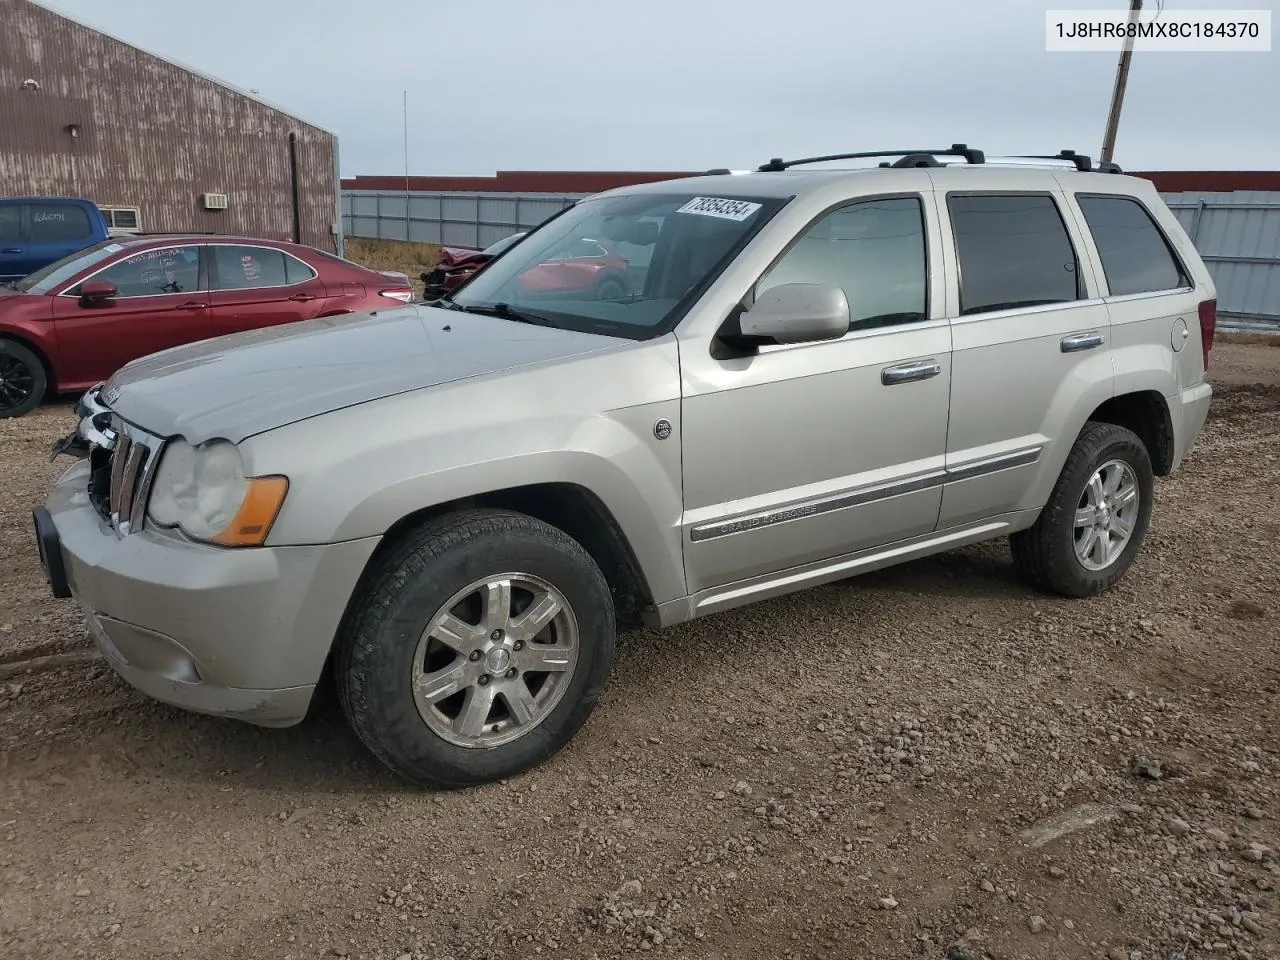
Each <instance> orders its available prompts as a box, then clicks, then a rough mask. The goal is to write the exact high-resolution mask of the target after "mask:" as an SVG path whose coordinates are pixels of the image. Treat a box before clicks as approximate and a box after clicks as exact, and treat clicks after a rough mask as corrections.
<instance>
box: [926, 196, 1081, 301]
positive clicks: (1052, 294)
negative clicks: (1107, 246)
mask: <svg viewBox="0 0 1280 960" xmlns="http://www.w3.org/2000/svg"><path fill="white" fill-rule="evenodd" d="M947 206H948V209H949V210H950V211H951V227H952V230H953V231H954V234H955V241H956V254H957V256H958V257H959V259H960V313H961V314H962V315H963V314H971V313H984V312H986V311H989V310H1012V309H1016V308H1018V307H1034V306H1038V305H1040V304H1045V303H1070V302H1071V301H1073V300H1079V299H1080V284H1079V279H1078V278H1079V270H1078V265H1077V261H1076V254H1075V249H1074V248H1073V247H1072V246H1071V238H1070V237H1069V236H1068V235H1067V228H1066V225H1065V224H1064V223H1063V220H1062V214H1061V213H1060V212H1059V210H1058V206H1057V204H1056V203H1054V202H1053V198H1052V197H1050V196H1048V195H1043V194H1010V195H993V194H981V195H964V194H958V195H952V196H950V197H948V198H947Z"/></svg>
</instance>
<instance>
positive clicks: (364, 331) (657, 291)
mask: <svg viewBox="0 0 1280 960" xmlns="http://www.w3.org/2000/svg"><path fill="white" fill-rule="evenodd" d="M850 156H851V157H853V158H855V159H860V158H864V157H867V156H886V157H890V156H891V157H897V158H898V159H896V160H894V161H892V162H889V161H886V162H884V163H881V164H880V165H879V166H874V167H866V166H864V167H863V168H861V169H858V168H854V169H848V168H846V169H836V168H833V167H832V166H831V165H830V164H831V162H834V161H838V160H840V159H843V158H841V157H836V158H814V159H813V160H807V161H806V160H802V161H792V162H783V161H780V160H775V161H771V162H769V163H767V164H765V165H764V166H763V167H761V168H760V169H758V170H755V171H751V172H746V173H729V172H727V171H726V172H712V174H710V175H707V176H702V177H694V178H689V179H680V180H673V181H668V182H664V183H654V184H647V185H644V186H635V187H627V188H624V189H619V190H613V191H610V192H607V193H603V194H598V195H595V196H592V197H590V198H587V199H585V200H582V201H581V202H579V203H577V204H576V205H574V206H573V207H571V208H570V209H568V210H567V211H565V212H564V213H562V214H558V215H557V216H555V217H554V218H552V219H551V220H549V221H547V222H546V223H545V224H543V225H542V226H540V227H539V228H537V229H536V230H533V231H532V232H530V233H529V234H528V235H526V236H525V237H523V238H521V239H520V241H519V242H518V243H516V244H515V245H513V246H511V247H510V248H509V249H508V250H506V251H505V252H504V253H502V254H501V255H500V256H498V257H497V258H496V259H495V260H493V261H492V262H490V264H489V265H488V266H487V267H486V268H485V269H484V270H483V271H481V272H480V273H478V274H477V275H476V276H475V277H474V278H472V279H471V280H470V281H469V282H468V283H467V284H465V285H464V286H463V287H461V288H460V289H459V290H458V291H456V292H455V293H454V294H452V295H450V296H449V297H447V298H445V299H442V300H438V301H435V302H432V303H429V304H415V305H410V306H405V307H398V308H395V309H390V310H388V311H386V312H381V311H380V312H378V313H377V314H373V315H360V316H345V317H332V318H326V319H320V320H312V321H307V322H303V323H297V324H292V325H288V326H284V327H277V328H269V329H265V330H260V331H255V332H251V333H247V334H239V335H233V336H230V337H222V338H218V339H213V340H207V341H204V342H202V343H198V344H193V345H189V346H184V347H178V348H176V349H173V350H168V351H165V352H163V353H159V354H155V355H152V356H150V357H146V358H143V359H141V360H137V361H134V362H132V363H130V364H129V365H127V366H125V367H124V368H122V369H121V370H120V371H118V372H117V373H116V375H115V376H114V377H113V378H112V379H111V380H110V381H108V382H107V383H106V384H105V385H102V386H101V387H100V388H99V389H97V390H96V391H94V392H93V393H92V394H91V395H89V396H88V397H86V399H85V400H84V401H83V406H84V410H83V412H84V419H83V420H82V422H81V423H80V426H79V428H78V430H77V434H76V435H74V436H73V437H72V438H71V439H70V440H69V441H68V442H66V443H64V444H63V446H64V447H69V448H70V449H71V451H72V452H79V453H80V454H82V458H81V459H80V460H79V461H78V462H76V463H75V464H74V465H73V466H72V467H71V468H70V469H69V470H68V471H67V472H66V473H65V474H63V475H62V477H61V478H60V479H59V480H58V481H57V483H56V486H55V487H54V489H53V492H52V494H51V496H50V498H49V501H48V504H47V507H41V508H39V509H37V510H36V511H35V524H36V529H37V535H38V541H39V544H40V551H41V556H42V562H43V563H44V566H45V569H46V572H47V575H48V577H49V580H50V583H51V584H52V588H53V590H54V592H55V594H57V595H58V596H67V597H74V598H75V600H76V601H77V602H78V603H79V604H80V605H81V606H82V607H83V609H84V613H85V616H86V618H87V621H88V625H89V629H90V630H91V632H92V635H93V637H94V638H95V640H96V642H97V645H98V647H99V648H100V649H101V651H102V653H103V655H104V656H105V657H106V659H107V660H108V661H109V662H110V663H111V664H112V666H113V667H114V669H115V670H116V671H117V672H118V673H119V674H120V675H121V676H122V677H123V678H124V679H125V680H126V681H128V682H129V683H130V684H132V685H133V686H135V687H137V688H138V689H140V690H142V691H143V692H144V693H147V694H149V695H150V696H152V697H154V698H157V699H159V700H163V701H167V702H169V703H172V704H177V705H179V706H181V707H185V708H188V709H190V710H194V711H199V712H203V713H210V714H219V715H223V716H232V717H238V718H240V719H243V720H246V721H250V722H252V723H255V724H260V725H266V726H287V725H290V724H294V723H297V722H299V721H300V720H302V719H303V717H304V716H305V715H306V714H307V713H308V710H309V705H310V704H311V702H312V699H313V693H314V691H315V690H316V688H317V685H318V684H319V683H320V681H321V679H322V677H323V676H325V675H326V674H327V673H330V672H331V673H332V676H333V678H334V680H335V681H336V686H337V691H338V695H339V699H340V702H341V704H342V708H343V710H344V712H345V714H346V716H347V717H348V718H349V720H350V723H351V724H352V726H353V727H354V729H355V731H356V732H357V734H358V735H359V737H360V738H361V740H362V741H363V742H364V743H365V744H366V745H367V746H368V747H369V749H370V750H371V751H372V752H373V753H374V754H375V755H377V756H378V757H379V758H380V759H381V760H382V761H383V762H384V763H385V764H386V765H387V766H389V767H390V768H391V769H393V770H394V771H396V772H397V773H398V774H400V775H402V776H403V777H405V778H407V779H408V780H410V781H413V782H415V783H417V784H421V785H430V786H436V787H446V788H448V787H461V786H466V785H469V784H476V783H480V782H484V781H489V780H493V779H496V778H501V777H507V776H510V775H512V774H515V773H517V772H519V771H522V770H525V769H527V768H529V767H530V766H532V765H534V764H536V763H539V762H540V761H542V760H544V759H546V758H547V757H549V756H550V755H551V754H553V753H554V752H555V751H557V750H558V749H560V748H561V747H563V746H564V744H565V743H566V742H567V741H568V740H569V739H570V738H571V737H572V736H573V735H574V734H575V732H576V731H577V730H578V729H579V728H580V727H581V726H582V724H583V722H584V721H585V720H586V718H587V715H588V714H589V712H590V711H591V709H592V707H593V706H594V704H595V703H596V701H597V698H598V697H599V695H600V692H601V689H602V687H603V686H604V684H605V682H606V679H607V678H608V676H609V672H610V667H611V664H612V662H613V658H614V640H615V630H616V629H617V627H618V626H619V625H623V624H628V623H637V622H642V623H645V624H649V625H656V626H669V625H671V624H676V623H680V622H682V621H685V620H689V619H691V618H694V617H700V616H704V615H706V614H711V613H718V612H720V611H723V610H728V609H730V608H732V607H736V606H739V605H742V604H747V603H751V602H753V601H757V600H764V599H766V598H769V597H774V596H778V595H780V594H784V593H787V592H790V591H795V590H801V589H804V588H806V587H811V586H814V585H816V584H822V583H827V582H830V581H833V580H839V579H842V578H846V577H850V576H853V575H855V574H859V573H862V572H864V571H867V570H873V569H876V568H880V567H885V566H888V565H891V564H897V563H901V562H903V561H908V560H913V559H916V558H918V557H923V556H927V555H929V554H933V553H938V552H939V551H944V550H948V549H951V548H954V547H959V546H963V545H965V544H972V543H977V542H979V541H984V540H989V539H991V538H994V537H1004V536H1008V537H1009V539H1010V543H1011V546H1012V553H1013V559H1014V563H1015V565H1016V567H1017V569H1018V570H1019V571H1021V572H1022V573H1024V574H1025V575H1027V577H1029V578H1030V579H1031V581H1033V582H1034V583H1035V584H1038V585H1039V586H1040V587H1042V588H1044V589H1046V590H1048V591H1052V592H1054V593H1057V594H1061V595H1066V596H1069V597H1086V596H1089V595H1091V594H1096V593H1097V592H1099V591H1101V590H1104V589H1106V588H1108V587H1110V586H1111V585H1112V584H1114V583H1115V582H1116V581H1117V580H1118V579H1119V578H1120V577H1121V576H1122V575H1123V574H1124V573H1125V571H1126V570H1128V569H1129V567H1130V566H1131V565H1132V564H1133V561H1134V558H1135V556H1136V555H1137V553H1138V551H1139V549H1140V548H1141V545H1142V542H1143V538H1144V536H1145V534H1146V532H1147V526H1148V523H1149V520H1150V516H1151V507H1152V498H1153V486H1152V477H1153V475H1165V474H1168V473H1170V472H1171V471H1173V470H1174V469H1175V468H1177V466H1178V465H1179V462H1180V461H1181V460H1182V458H1183V457H1184V455H1185V454H1186V452H1187V449H1188V447H1189V446H1190V445H1191V444H1192V442H1193V441H1194V440H1195V438H1196V436H1197V434H1198V433H1199V431H1200V430H1201V428H1202V425H1203V423H1204V419H1205V415H1206V413H1207V410H1208V406H1209V399H1210V387H1209V384H1208V383H1207V382H1206V381H1205V368H1206V366H1207V365H1208V359H1209V348H1210V345H1211V342H1212V334H1213V329H1214V319H1215V292H1214V287H1213V284H1212V282H1211V280H1210V278H1209V275H1208V274H1207V272H1206V270H1205V267H1204V264H1203V263H1202V262H1201V259H1200V257H1199V256H1197V254H1196V251H1195V249H1194V248H1193V247H1192V244H1191V242H1190V241H1189V239H1188V237H1187V235H1186V234H1185V233H1184V231H1183V230H1182V229H1181V228H1180V227H1179V225H1178V222H1177V221H1176V220H1175V219H1174V217H1173V216H1172V215H1171V213H1170V212H1169V210H1168V208H1167V207H1166V206H1165V205H1164V203H1162V202H1161V199H1160V197H1159V196H1158V194H1157V193H1156V191H1155V189H1154V187H1153V186H1152V184H1151V183H1149V182H1148V181H1147V180H1144V179H1139V178H1134V177H1129V176H1125V175H1123V174H1122V173H1120V172H1119V171H1118V169H1117V168H1115V167H1114V166H1111V165H1106V166H1103V167H1096V166H1094V164H1093V163H1092V162H1091V161H1090V160H1089V158H1087V157H1084V156H1080V155H1076V154H1073V153H1070V152H1066V151H1064V153H1063V154H1061V155H1059V157H1058V158H1053V159H1049V158H1031V159H1029V160H1028V159H1027V158H1023V159H1022V160H1020V161H1019V160H1016V159H1013V158H1007V159H1005V160H1003V161H1000V162H994V161H988V160H986V158H984V156H983V155H982V153H981V152H980V151H978V150H974V149H971V148H968V147H966V146H964V145H956V146H955V147H952V148H950V149H943V150H932V151H920V152H917V153H906V154H903V153H901V152H894V153H885V154H854V155H850ZM817 161H824V162H822V163H820V162H817ZM846 166H847V165H846ZM579 240H590V241H592V242H594V243H596V245H597V246H600V247H602V248H604V249H607V250H608V251H609V255H610V256H611V257H615V258H624V259H625V260H626V261H627V266H626V282H625V284H621V283H619V284H614V285H613V286H612V287H611V288H610V289H608V290H607V291H601V290H599V289H598V288H596V287H594V286H593V284H592V283H591V282H590V277H589V275H588V272H589V271H590V270H591V269H592V267H593V264H591V263H589V262H585V263H584V262H578V261H564V260H563V259H560V258H557V257H555V255H554V254H555V251H558V250H561V249H564V248H565V247H566V246H567V245H573V244H574V242H575V241H579Z"/></svg>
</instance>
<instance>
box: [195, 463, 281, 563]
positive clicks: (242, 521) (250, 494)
mask: <svg viewBox="0 0 1280 960" xmlns="http://www.w3.org/2000/svg"><path fill="white" fill-rule="evenodd" d="M247 482H248V485H249V489H248V491H247V492H246V493H245V496H244V500H243V501H242V502H241V504H240V509H239V510H238V511H237V512H236V515H235V518H234V519H233V520H232V521H231V522H230V523H229V524H227V526H226V528H225V529H224V530H223V531H222V533H220V534H218V535H217V536H216V537H214V538H213V539H212V540H211V541H210V542H211V543H217V544H221V545H222V546H224V547H258V546H261V545H262V544H263V542H264V541H265V540H266V539H267V534H268V533H270V532H271V525H272V524H273V523H275V520H276V515H277V514H279V513H280V508H281V507H282V506H283V505H284V497H285V494H286V493H288V492H289V481H288V479H287V478H286V477H253V478H251V479H250V480H248V481H247Z"/></svg>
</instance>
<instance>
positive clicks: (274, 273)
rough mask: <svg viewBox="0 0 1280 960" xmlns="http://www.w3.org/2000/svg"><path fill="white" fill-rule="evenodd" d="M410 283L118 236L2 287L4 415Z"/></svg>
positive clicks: (318, 263) (257, 244)
mask: <svg viewBox="0 0 1280 960" xmlns="http://www.w3.org/2000/svg"><path fill="white" fill-rule="evenodd" d="M412 299H413V288H412V286H411V285H410V283H409V278H408V277H406V276H405V275H404V274H400V273H382V272H379V271H377V270H369V269H367V268H365V267H362V266H359V265H358V264H355V263H351V262H350V261H349V260H343V259H342V258H340V257H336V256H334V255H333V254H330V253H324V252H323V251H320V250H316V249H314V248H312V247H306V246H301V245H299V244H295V243H282V242H279V241H272V240H251V239H247V238H238V237H210V236H195V237H193V236H170V237H147V238H131V239H114V240H110V241H108V242H106V243H100V244H97V245H96V246H93V247H89V248H87V249H85V250H81V251H78V252H77V253H75V254H73V255H71V256H69V257H67V258H66V259H63V260H59V261H58V262H57V263H53V264H50V265H49V266H47V267H45V268H44V269H42V270H39V271H37V272H36V273H33V274H31V275H30V276H28V277H24V278H23V279H22V280H19V281H17V282H16V283H13V284H10V285H9V286H8V287H0V417H17V416H22V415H23V414H25V413H27V412H29V411H30V410H32V409H34V408H35V407H36V406H37V405H38V404H39V403H40V401H41V399H42V398H43V397H44V396H45V395H46V393H71V392H78V391H82V390H86V389H88V388H89V387H91V386H93V385H94V384H95V383H99V382H100V381H102V380H106V379H107V378H108V377H110V376H111V374H113V373H114V372H115V371H116V370H118V369H119V368H120V367H122V366H123V365H124V364H126V363H128V362H129V361H130V360H133V359H136V358H137V357H142V356H146V355H147V354H150V353H155V352H157V351H159V350H165V349H167V348H169V347H176V346H180V345H182V344H185V343H190V342H192V341H194V340H205V339H208V338H210V337H216V336H221V335H222V334H227V333H236V332H238V331H241V330H252V329H256V328H258V327H269V326H275V325H276V324H281V323H293V322H295V321H298V320H310V319H312V318H313V317H327V316H333V315H334V314H339V313H362V312H372V311H374V310H383V309H386V308H388V307H399V306H403V305H404V304H406V303H408V302H410V301H411V300H412Z"/></svg>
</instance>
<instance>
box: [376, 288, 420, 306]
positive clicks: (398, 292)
mask: <svg viewBox="0 0 1280 960" xmlns="http://www.w3.org/2000/svg"><path fill="white" fill-rule="evenodd" d="M378 296H380V297H387V298H388V299H390V300H399V301H400V302H401V303H409V302H410V301H411V300H413V290H412V289H409V288H407V287H392V288H390V289H389V290H379V291H378Z"/></svg>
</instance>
